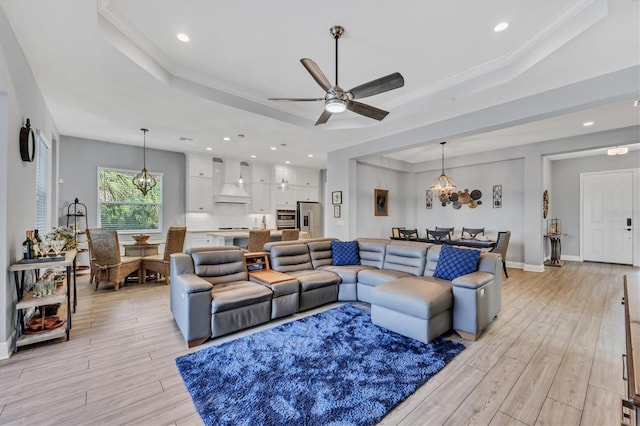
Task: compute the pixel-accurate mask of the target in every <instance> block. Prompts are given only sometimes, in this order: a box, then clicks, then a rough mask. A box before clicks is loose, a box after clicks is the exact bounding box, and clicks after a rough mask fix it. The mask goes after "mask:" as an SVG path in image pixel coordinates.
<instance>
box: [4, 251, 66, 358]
mask: <svg viewBox="0 0 640 426" xmlns="http://www.w3.org/2000/svg"><path fill="white" fill-rule="evenodd" d="M76 254H77V252H76V251H75V250H67V251H66V253H65V254H64V258H62V259H60V260H55V261H49V260H48V259H46V258H43V259H40V261H37V262H27V263H25V262H17V263H14V264H13V265H11V266H10V267H9V272H13V275H14V281H15V286H16V293H17V295H18V302H17V303H16V305H15V309H16V313H17V315H16V323H15V327H16V337H15V339H14V344H13V351H14V352H16V351H17V350H18V348H19V347H21V346H25V345H30V344H33V343H37V342H42V341H45V340H52V339H58V338H61V337H66V340H69V330H70V329H71V285H73V287H74V290H75V286H76V275H75V269H74V266H75V260H76ZM56 268H61V269H62V270H64V273H59V274H55V273H54V272H49V273H46V272H45V274H43V275H42V276H39V273H40V270H41V269H46V270H52V271H55V270H56ZM29 272H31V273H32V274H33V275H34V276H35V280H34V282H33V284H32V285H29V284H30V281H31V280H29V279H27V274H28V273H29ZM74 293H75V292H74ZM73 297H74V307H75V294H74V296H73ZM58 309H62V312H60V313H58ZM54 310H55V312H52V311H54ZM36 314H38V315H37V316H36ZM63 318H64V319H63Z"/></svg>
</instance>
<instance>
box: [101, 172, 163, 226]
mask: <svg viewBox="0 0 640 426" xmlns="http://www.w3.org/2000/svg"><path fill="white" fill-rule="evenodd" d="M136 174H138V172H133V171H128V170H117V169H105V168H101V167H99V168H98V226H99V227H102V228H106V229H114V230H117V231H161V230H162V175H161V174H156V173H153V175H154V176H155V177H156V179H158V184H157V185H156V186H155V188H153V189H152V190H151V191H149V192H148V193H147V195H146V196H144V195H142V192H140V191H139V190H138V188H136V187H135V186H134V185H133V178H134V177H135V175H136Z"/></svg>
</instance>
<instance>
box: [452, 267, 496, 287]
mask: <svg viewBox="0 0 640 426" xmlns="http://www.w3.org/2000/svg"><path fill="white" fill-rule="evenodd" d="M494 277H495V275H493V274H490V273H489V272H480V271H476V272H472V273H470V274H467V275H462V276H460V277H458V278H455V279H454V280H453V281H451V284H453V286H454V287H459V288H472V289H473V288H479V287H482V286H483V285H485V284H487V283H489V282H491V281H493V279H494Z"/></svg>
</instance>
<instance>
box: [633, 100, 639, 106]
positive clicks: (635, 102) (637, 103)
mask: <svg viewBox="0 0 640 426" xmlns="http://www.w3.org/2000/svg"><path fill="white" fill-rule="evenodd" d="M633 106H634V107H639V106H640V99H636V100H635V101H633Z"/></svg>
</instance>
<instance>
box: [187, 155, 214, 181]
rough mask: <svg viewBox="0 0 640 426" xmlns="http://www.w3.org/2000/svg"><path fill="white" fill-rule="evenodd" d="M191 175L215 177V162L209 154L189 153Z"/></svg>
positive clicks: (188, 162) (188, 160) (188, 164)
mask: <svg viewBox="0 0 640 426" xmlns="http://www.w3.org/2000/svg"><path fill="white" fill-rule="evenodd" d="M187 173H188V175H189V176H195V177H201V178H209V179H213V162H212V161H211V157H208V156H195V155H189V156H188V157H187Z"/></svg>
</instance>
